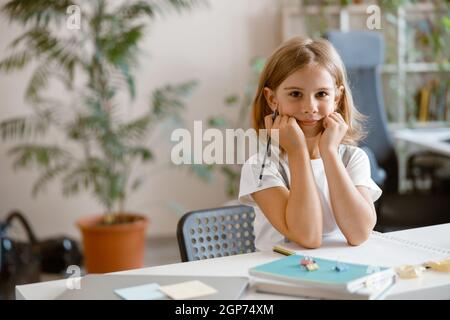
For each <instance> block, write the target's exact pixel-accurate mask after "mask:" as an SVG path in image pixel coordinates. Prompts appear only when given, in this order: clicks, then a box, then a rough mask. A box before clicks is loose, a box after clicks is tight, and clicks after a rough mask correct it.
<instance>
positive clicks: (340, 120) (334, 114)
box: [330, 112, 345, 123]
mask: <svg viewBox="0 0 450 320" xmlns="http://www.w3.org/2000/svg"><path fill="white" fill-rule="evenodd" d="M330 116H332V118H333V119H334V120H336V121H337V122H340V123H343V122H345V121H344V118H342V116H341V114H340V113H339V112H334V113H332V114H331V115H330Z"/></svg>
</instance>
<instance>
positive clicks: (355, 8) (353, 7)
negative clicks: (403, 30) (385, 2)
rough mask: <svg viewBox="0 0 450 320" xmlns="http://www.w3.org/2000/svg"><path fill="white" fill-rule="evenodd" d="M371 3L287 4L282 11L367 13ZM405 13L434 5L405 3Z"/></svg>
mask: <svg viewBox="0 0 450 320" xmlns="http://www.w3.org/2000/svg"><path fill="white" fill-rule="evenodd" d="M371 5H377V4H376V3H372V4H369V3H361V4H350V5H347V6H341V5H329V6H323V5H313V4H311V5H307V6H300V5H295V4H290V5H287V6H285V7H284V8H283V13H284V14H286V15H301V14H305V13H307V14H311V15H314V14H320V13H324V14H334V15H339V14H340V13H341V10H346V11H347V12H348V13H349V14H367V12H366V11H367V7H368V6H371ZM404 10H405V12H406V13H411V14H414V13H426V12H434V11H436V7H435V5H434V4H433V3H416V4H410V5H406V6H405V7H404Z"/></svg>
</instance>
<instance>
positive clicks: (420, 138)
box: [393, 128, 450, 156]
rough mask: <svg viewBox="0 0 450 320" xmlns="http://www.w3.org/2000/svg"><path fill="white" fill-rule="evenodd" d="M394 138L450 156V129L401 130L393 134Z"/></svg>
mask: <svg viewBox="0 0 450 320" xmlns="http://www.w3.org/2000/svg"><path fill="white" fill-rule="evenodd" d="M393 136H394V137H395V138H396V139H397V140H400V141H405V142H407V143H411V144H414V145H416V146H419V147H421V148H424V149H426V150H431V151H434V152H437V153H440V154H443V155H446V156H450V128H433V129H431V128H417V129H399V130H395V131H394V132H393Z"/></svg>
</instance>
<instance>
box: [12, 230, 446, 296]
mask: <svg viewBox="0 0 450 320" xmlns="http://www.w3.org/2000/svg"><path fill="white" fill-rule="evenodd" d="M449 233H450V223H448V224H442V225H436V226H431V227H424V228H417V229H410V230H404V231H397V232H390V233H389V234H390V235H395V236H396V237H398V238H402V239H405V240H413V241H416V242H423V243H427V244H431V245H437V246H440V247H443V248H450V238H449V237H448V234H449ZM280 257H281V256H280V255H279V254H277V253H273V252H254V253H248V254H241V255H236V256H231V257H223V258H215V259H208V260H200V261H192V262H185V263H175V264H169V265H163V266H157V267H151V268H143V269H135V270H128V271H124V272H119V274H152V275H159V274H165V275H180V274H182V275H212V276H215V275H221V276H249V275H248V269H249V268H251V267H253V266H256V265H258V264H262V263H266V262H270V261H273V260H275V259H279V258H280ZM439 276H441V275H439ZM439 276H438V278H433V279H431V282H434V283H436V282H439ZM442 277H449V275H446V274H444V275H442ZM66 284H67V280H56V281H48V282H40V283H34V284H27V285H21V286H16V298H17V299H54V298H55V297H56V296H58V295H59V294H61V293H62V292H63V291H64V290H65V289H66ZM423 285H424V284H423V279H420V278H419V279H413V280H400V281H399V283H398V284H397V285H396V287H395V288H394V289H393V291H392V293H391V294H390V295H389V297H388V298H393V299H394V298H409V296H408V295H405V294H404V293H405V292H407V291H411V290H414V289H415V288H420V287H423ZM411 297H412V298H417V296H411ZM244 299H272V300H274V299H293V298H292V297H288V296H282V295H272V294H262V293H258V292H255V291H254V290H253V289H252V288H250V290H248V292H247V293H246V295H245V296H244Z"/></svg>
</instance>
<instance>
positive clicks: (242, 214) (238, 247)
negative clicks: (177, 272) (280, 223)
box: [177, 205, 255, 262]
mask: <svg viewBox="0 0 450 320" xmlns="http://www.w3.org/2000/svg"><path fill="white" fill-rule="evenodd" d="M254 218H255V213H254V211H253V208H252V207H250V206H244V205H237V206H230V207H222V208H213V209H206V210H199V211H192V212H189V213H186V214H185V215H184V216H183V217H182V218H181V219H180V221H179V222H178V226H177V238H178V246H179V248H180V255H181V260H182V261H183V262H186V261H193V260H202V259H210V258H216V257H224V256H231V255H236V254H241V253H249V252H254V251H255V236H254V233H253V220H254Z"/></svg>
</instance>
